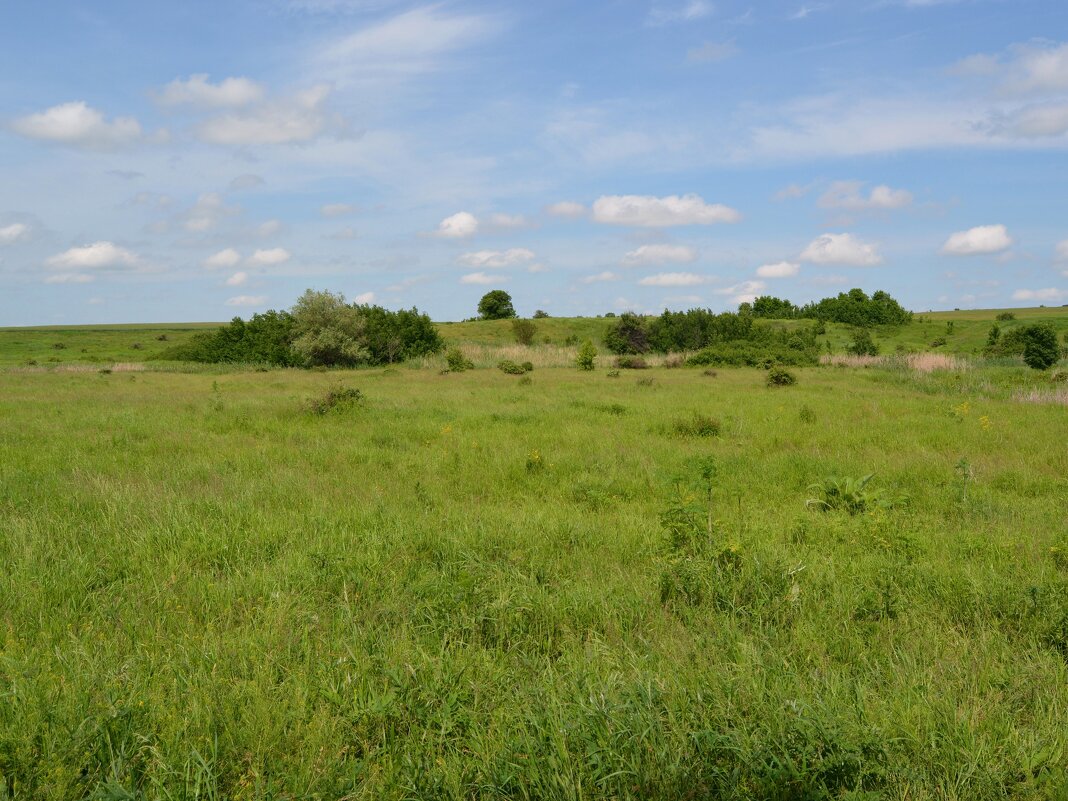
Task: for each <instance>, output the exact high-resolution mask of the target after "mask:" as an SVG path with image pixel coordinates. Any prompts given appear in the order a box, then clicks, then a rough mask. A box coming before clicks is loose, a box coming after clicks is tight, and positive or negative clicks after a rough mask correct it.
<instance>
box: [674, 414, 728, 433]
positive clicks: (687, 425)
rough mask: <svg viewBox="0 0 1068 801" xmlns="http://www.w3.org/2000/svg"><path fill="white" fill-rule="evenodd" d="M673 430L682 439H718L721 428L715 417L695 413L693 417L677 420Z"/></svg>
mask: <svg viewBox="0 0 1068 801" xmlns="http://www.w3.org/2000/svg"><path fill="white" fill-rule="evenodd" d="M671 428H672V431H674V432H675V434H676V435H677V436H680V437H718V436H719V432H720V428H721V426H720V423H719V420H716V419H715V418H714V417H709V416H708V415H704V414H697V413H696V412H695V413H694V415H693V416H692V417H689V418H686V419H682V420H676V421H675V422H674V423H673V424H672V426H671Z"/></svg>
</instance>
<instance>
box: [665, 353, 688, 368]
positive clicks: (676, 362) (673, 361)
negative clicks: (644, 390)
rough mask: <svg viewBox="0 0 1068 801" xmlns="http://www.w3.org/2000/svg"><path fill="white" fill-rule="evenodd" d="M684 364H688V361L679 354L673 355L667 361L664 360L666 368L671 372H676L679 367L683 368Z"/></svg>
mask: <svg viewBox="0 0 1068 801" xmlns="http://www.w3.org/2000/svg"><path fill="white" fill-rule="evenodd" d="M684 364H686V359H685V358H683V356H682V355H681V354H678V353H673V354H671V355H670V356H668V357H667V358H666V359H664V367H667V368H668V369H669V370H674V369H676V368H678V367H682V366H683V365H684Z"/></svg>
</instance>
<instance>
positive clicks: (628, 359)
mask: <svg viewBox="0 0 1068 801" xmlns="http://www.w3.org/2000/svg"><path fill="white" fill-rule="evenodd" d="M615 366H616V368H617V369H620V370H644V369H646V368H647V367H648V366H649V365H648V363H647V362H646V361H645V359H643V358H642V357H641V356H617V357H616V359H615Z"/></svg>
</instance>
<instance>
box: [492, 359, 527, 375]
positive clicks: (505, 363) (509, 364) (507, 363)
mask: <svg viewBox="0 0 1068 801" xmlns="http://www.w3.org/2000/svg"><path fill="white" fill-rule="evenodd" d="M497 369H498V370H500V371H501V372H502V373H508V374H509V375H523V374H524V373H529V372H531V371H532V370H533V369H534V365H533V363H532V362H523V363H522V364H517V363H516V362H513V361H512V360H511V359H502V360H501V361H499V362H498V363H497Z"/></svg>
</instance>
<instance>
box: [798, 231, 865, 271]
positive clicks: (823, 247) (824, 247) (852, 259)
mask: <svg viewBox="0 0 1068 801" xmlns="http://www.w3.org/2000/svg"><path fill="white" fill-rule="evenodd" d="M798 258H800V260H801V261H808V262H812V263H814V264H850V265H853V266H854V267H871V266H873V265H876V264H881V263H882V260H883V259H882V256H880V255H879V249H878V247H877V246H876V245H870V244H867V243H865V242H862V241H861V240H859V239H857V238H856V237H854V236H853V235H852V234H823V235H822V236H819V237H816V239H814V240H812V242H810V243H809V245H808V247H806V248H805V249H804V251H803V252H802V253H801V255H800V256H799V257H798Z"/></svg>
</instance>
